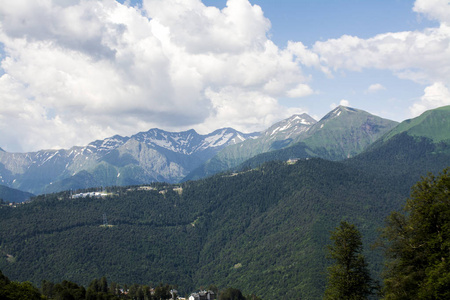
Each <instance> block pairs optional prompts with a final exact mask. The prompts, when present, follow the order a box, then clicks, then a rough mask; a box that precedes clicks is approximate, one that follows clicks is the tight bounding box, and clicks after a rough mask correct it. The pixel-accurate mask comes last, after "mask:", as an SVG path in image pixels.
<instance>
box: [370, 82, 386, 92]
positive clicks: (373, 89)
mask: <svg viewBox="0 0 450 300" xmlns="http://www.w3.org/2000/svg"><path fill="white" fill-rule="evenodd" d="M385 89H386V88H385V87H384V86H383V85H382V84H380V83H374V84H371V85H370V86H369V87H368V88H367V92H369V93H376V92H378V91H382V90H385Z"/></svg>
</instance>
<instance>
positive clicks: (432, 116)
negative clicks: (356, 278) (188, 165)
mask: <svg viewBox="0 0 450 300" xmlns="http://www.w3.org/2000/svg"><path fill="white" fill-rule="evenodd" d="M362 115H364V116H366V117H364V118H361V116H362ZM344 117H345V119H346V120H358V119H359V118H360V120H359V121H355V122H353V123H351V124H353V125H352V126H349V125H347V126H344V124H349V122H342V123H341V122H338V121H341V120H342V121H343V120H344V119H343V118H344ZM341 118H342V119H341ZM367 118H375V120H377V118H376V117H372V116H370V115H369V114H366V113H363V112H361V111H358V110H354V109H350V108H344V107H340V108H338V109H336V110H333V111H332V112H331V113H330V114H329V115H327V116H326V118H323V119H322V120H320V121H319V122H316V123H314V124H312V125H311V127H309V128H314V127H315V128H316V130H317V131H315V132H313V131H312V129H307V130H306V131H302V130H299V131H302V132H303V133H300V135H301V134H305V132H307V131H309V130H311V131H310V135H308V137H306V138H303V139H302V141H300V142H293V143H292V145H291V146H288V147H284V148H282V149H278V150H273V151H269V152H265V153H261V154H259V155H256V156H255V157H252V158H251V159H250V160H247V161H245V162H244V163H243V164H240V165H239V166H237V167H236V168H235V169H234V170H233V171H227V172H222V173H220V174H216V175H212V176H210V177H207V178H203V179H200V180H195V181H185V182H182V183H178V184H168V183H153V184H151V185H150V184H147V185H144V186H126V187H119V186H115V187H109V188H106V191H105V192H106V193H105V196H102V197H99V198H95V197H86V198H83V197H74V196H73V195H72V193H71V192H68V191H66V192H59V193H54V194H48V195H40V196H37V197H36V198H34V200H33V201H31V202H30V203H27V204H25V205H18V206H17V207H10V206H0V228H2V230H1V231H0V245H1V246H0V269H1V270H2V272H3V273H4V274H5V275H7V276H8V277H9V278H12V279H13V280H21V281H25V280H30V281H32V282H33V283H40V282H41V280H43V279H47V280H51V281H55V282H58V281H61V280H63V279H66V280H71V281H74V282H78V283H82V284H88V283H89V280H91V279H92V278H95V277H97V278H100V277H101V276H106V277H107V278H108V280H111V281H115V282H120V283H122V284H123V283H130V284H131V283H134V282H135V283H141V284H148V283H153V285H155V284H158V283H159V282H167V283H171V284H177V285H178V290H179V291H180V293H181V295H184V294H187V293H189V292H190V291H193V290H195V289H197V288H199V287H201V286H203V287H205V286H209V285H210V284H215V285H217V286H218V287H219V288H224V287H230V286H232V287H236V288H239V289H241V290H242V291H243V292H245V293H246V294H248V293H254V294H256V295H258V296H260V297H261V298H262V299H276V298H288V299H299V298H300V299H321V298H322V296H323V291H324V289H325V282H326V276H325V270H326V268H327V266H328V265H329V261H328V260H327V259H326V251H325V249H326V245H327V244H329V242H330V239H329V233H330V231H331V230H333V229H334V228H335V227H336V226H338V225H339V223H340V222H341V221H342V220H346V221H348V222H350V223H354V224H355V225H357V226H358V228H359V229H360V231H361V233H362V236H363V243H364V249H365V252H364V254H365V255H366V256H367V259H368V263H369V266H370V270H371V273H372V275H373V276H374V277H375V278H379V276H380V273H381V271H382V266H383V255H382V253H381V251H376V250H373V249H372V248H371V247H370V245H372V244H373V243H374V242H375V241H376V240H377V239H378V238H379V236H378V234H379V229H380V228H381V227H383V226H384V225H385V224H384V219H385V217H386V216H387V215H388V214H389V213H390V212H392V211H394V210H399V209H401V207H402V206H403V205H404V204H405V200H406V199H407V197H408V195H409V193H410V189H411V186H413V184H414V183H416V182H417V181H419V180H420V178H421V176H424V175H426V174H427V173H428V172H433V173H434V174H437V173H438V172H440V171H442V169H444V168H446V167H448V166H450V131H449V130H448V126H449V122H450V121H449V120H450V106H448V107H442V108H439V109H435V110H431V111H428V112H426V113H424V114H423V115H421V116H419V117H417V118H414V119H411V120H406V121H404V122H402V123H400V124H398V125H397V126H395V125H394V127H393V128H392V129H391V130H388V131H386V130H385V129H383V128H382V127H381V126H380V127H377V125H376V124H377V123H375V124H374V122H375V121H371V123H370V124H367ZM293 119H295V120H296V121H299V122H300V123H301V122H303V123H304V120H305V118H302V117H294V118H293ZM361 120H366V121H363V122H361ZM378 121H379V120H378ZM378 121H376V122H378ZM321 122H322V124H323V127H322V124H321ZM328 122H336V123H328ZM285 124H289V122H288V121H286V123H285ZM291 124H293V123H292V122H291ZM327 124H330V127H331V128H330V130H331V132H334V133H333V134H331V135H329V136H327V135H325V132H324V133H323V134H324V136H327V137H328V138H329V140H330V141H339V140H340V139H341V137H339V134H338V133H343V132H346V131H347V132H354V134H353V135H352V136H353V137H354V138H352V139H350V138H347V141H352V142H349V145H343V144H342V145H336V143H335V142H323V143H322V144H319V143H312V142H311V141H310V140H308V139H313V138H314V136H315V134H317V132H320V130H325V129H327V127H328V126H327ZM339 124H341V125H342V126H343V128H345V129H346V130H342V129H341V130H338V129H339V128H338V127H339V126H341V125H339ZM358 124H366V125H364V126H362V128H364V129H365V131H364V130H363V132H366V134H365V135H362V136H363V137H367V136H368V134H367V132H369V133H371V134H372V136H374V135H379V134H380V133H379V132H375V131H376V130H375V128H381V130H380V131H386V132H385V133H384V134H381V136H380V137H379V138H378V139H376V140H375V141H374V142H372V143H370V142H364V143H365V144H366V146H363V147H362V148H365V149H364V150H358V149H359V148H358V147H360V145H361V144H362V143H363V142H356V141H363V139H362V138H360V136H361V135H360V134H361V131H359V130H357V129H358V128H361V125H358ZM303 125H306V124H303ZM389 126H392V124H391V125H389ZM349 128H353V129H349ZM369 128H371V129H370V130H369ZM333 130H334V131H333ZM279 131H280V130H278V131H277V132H279ZM355 131H356V132H358V134H357V133H356V132H355ZM272 132H273V131H272ZM268 135H269V136H270V133H269V134H268ZM300 135H298V136H297V137H299V136H300ZM261 136H262V135H260V136H259V137H258V138H256V139H253V140H257V139H261ZM286 136H287V135H286ZM342 136H347V137H348V134H342ZM297 137H296V138H297ZM289 138H293V137H292V136H288V139H289ZM293 139H294V138H293ZM373 139H375V138H373ZM253 140H251V141H253ZM261 140H262V139H261ZM280 140H283V139H280ZM369 140H370V139H369ZM353 141H355V142H353ZM274 142H276V141H274ZM243 143H248V142H245V141H244V142H242V143H241V144H243ZM268 143H270V142H268ZM272 143H273V142H272ZM98 144H99V145H102V144H103V143H100V142H99V143H98ZM232 147H235V146H232ZM243 147H245V146H243ZM329 147H331V148H329ZM97 148H99V146H97ZM330 149H331V150H332V151H325V150H330ZM352 149H357V150H355V151H356V152H359V151H361V152H360V153H359V154H355V155H353V152H350V151H353V150H352ZM314 151H316V152H314ZM322 152H325V153H332V154H333V153H334V154H335V153H340V154H339V155H341V156H345V157H346V156H348V154H349V153H350V156H351V157H350V158H344V159H340V160H338V159H337V158H336V161H333V160H330V159H323V158H320V153H322ZM305 153H306V154H308V155H311V154H313V155H316V156H318V157H311V156H309V157H306V156H304V157H303V158H302V157H301V155H304V154H305ZM306 154H305V155H306ZM327 155H330V154H327ZM289 159H290V160H289ZM288 160H289V161H288ZM250 162H251V163H250ZM252 164H254V165H255V167H251V165H252ZM106 216H107V220H108V225H107V226H105V224H104V223H105V218H106Z"/></svg>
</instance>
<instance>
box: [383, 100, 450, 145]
mask: <svg viewBox="0 0 450 300" xmlns="http://www.w3.org/2000/svg"><path fill="white" fill-rule="evenodd" d="M402 132H406V133H407V134H408V135H411V136H415V137H426V138H429V139H431V140H432V141H433V143H439V142H445V143H448V144H450V138H449V134H448V132H450V106H444V107H440V108H437V109H433V110H428V111H426V112H424V113H423V114H422V115H420V116H419V117H417V118H414V119H410V120H406V121H404V122H402V123H400V124H399V125H398V126H397V127H395V129H393V130H392V131H390V132H389V133H388V134H386V136H384V137H383V141H387V140H389V139H390V138H392V137H393V136H395V135H397V134H399V133H402Z"/></svg>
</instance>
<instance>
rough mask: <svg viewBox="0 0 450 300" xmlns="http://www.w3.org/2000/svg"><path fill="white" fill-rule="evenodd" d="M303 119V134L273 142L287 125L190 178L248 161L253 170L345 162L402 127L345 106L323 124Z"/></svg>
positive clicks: (225, 155) (235, 148)
mask: <svg viewBox="0 0 450 300" xmlns="http://www.w3.org/2000/svg"><path fill="white" fill-rule="evenodd" d="M303 117H304V120H305V121H304V123H302V124H304V125H303V127H301V129H302V130H296V131H294V133H293V134H291V135H289V136H286V137H285V136H280V138H279V139H277V140H275V141H272V140H271V139H270V138H271V137H272V135H277V134H278V132H281V130H277V129H278V128H283V124H280V125H279V127H274V128H272V129H269V130H267V131H266V132H265V133H263V134H261V136H260V137H259V138H257V139H254V140H251V141H245V142H244V143H241V144H239V145H234V146H230V147H227V148H225V149H223V150H222V151H220V152H219V153H218V154H217V155H216V156H215V157H213V158H211V159H210V160H209V161H207V162H206V163H205V164H204V165H203V166H201V167H199V168H198V169H197V170H195V171H194V172H193V173H192V174H190V175H188V177H187V178H188V179H192V178H201V177H204V176H207V175H211V174H214V173H217V172H220V171H224V170H227V169H229V168H233V167H236V166H238V165H239V164H241V163H244V161H246V162H245V163H244V164H245V165H248V166H250V167H253V166H256V165H258V164H261V163H263V162H266V161H271V160H287V159H293V158H307V157H321V158H325V159H329V160H342V159H345V158H349V157H352V156H355V155H356V154H358V153H361V152H362V151H363V150H364V149H365V148H367V147H368V146H369V145H370V144H371V143H373V142H374V141H376V140H377V139H378V138H379V137H381V136H382V135H383V134H384V133H386V132H387V131H389V130H391V129H392V128H393V127H395V126H396V125H397V124H398V123H397V122H394V121H391V120H387V119H383V118H380V117H377V116H374V115H372V114H369V113H367V112H365V111H363V110H358V109H354V108H350V107H345V106H339V107H337V108H335V109H333V110H332V111H331V112H329V113H328V114H327V115H325V116H324V117H323V118H322V119H321V120H320V121H319V122H316V121H314V120H313V119H312V118H310V117H309V119H307V118H306V117H305V116H304V115H303ZM288 120H289V119H288ZM285 122H286V121H285ZM280 123H281V122H280ZM283 123H284V122H283ZM287 123H288V124H289V122H287ZM259 142H260V143H259ZM260 144H262V145H264V146H265V147H261V146H260ZM267 145H268V146H267ZM245 146H247V147H245ZM255 149H256V150H255ZM280 149H281V150H280ZM258 154H259V155H258Z"/></svg>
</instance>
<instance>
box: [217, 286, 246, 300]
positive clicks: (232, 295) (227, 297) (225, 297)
mask: <svg viewBox="0 0 450 300" xmlns="http://www.w3.org/2000/svg"><path fill="white" fill-rule="evenodd" d="M219 300H246V298H245V297H244V296H243V295H242V292H241V291H240V290H238V289H235V288H227V289H225V290H223V291H221V292H220V295H219Z"/></svg>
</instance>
